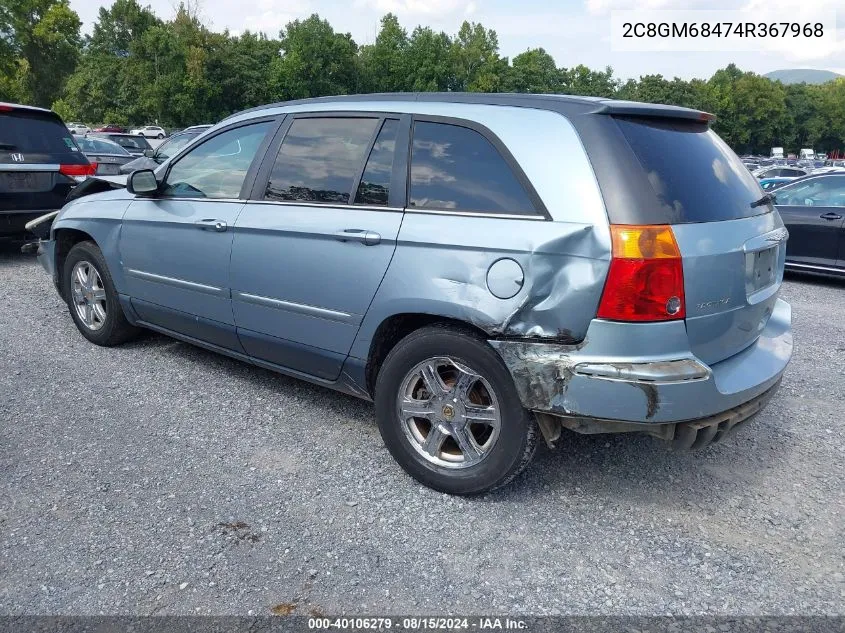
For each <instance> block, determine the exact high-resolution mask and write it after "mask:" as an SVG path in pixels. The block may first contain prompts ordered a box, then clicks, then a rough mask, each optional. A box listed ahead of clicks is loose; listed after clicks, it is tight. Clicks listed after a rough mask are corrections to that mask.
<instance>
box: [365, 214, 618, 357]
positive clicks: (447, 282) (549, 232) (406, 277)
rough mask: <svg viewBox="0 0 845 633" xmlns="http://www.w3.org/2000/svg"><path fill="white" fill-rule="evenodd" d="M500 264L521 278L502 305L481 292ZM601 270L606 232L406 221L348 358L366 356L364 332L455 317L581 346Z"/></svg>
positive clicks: (492, 329) (499, 333)
mask: <svg viewBox="0 0 845 633" xmlns="http://www.w3.org/2000/svg"><path fill="white" fill-rule="evenodd" d="M503 257H508V258H511V259H513V260H515V261H516V262H518V263H519V265H520V266H521V267H522V270H523V272H524V279H525V281H524V283H523V286H522V288H521V289H520V291H519V292H517V294H516V295H515V296H514V297H512V298H510V299H499V298H497V297H495V296H494V295H493V294H492V293H491V292H490V290H489V289H488V287H487V271H488V270H489V268H490V266H491V265H492V264H493V263H494V262H496V261H498V260H499V259H502V258H503ZM608 266H609V238H608V236H607V228H606V226H605V227H601V226H599V227H596V226H594V225H589V224H576V223H567V222H552V221H543V220H514V219H505V218H501V219H499V218H489V217H484V218H479V217H466V216H457V215H455V216H451V215H433V214H425V213H406V215H405V219H404V221H403V223H402V228H401V231H400V233H399V239H398V246H397V249H396V253H395V255H394V258H393V261H392V263H391V265H390V268H389V269H388V272H387V275H386V276H385V279H384V281H383V282H382V285H381V287H380V288H379V291H378V294H377V296H376V299H375V300H374V301H373V304H372V306H371V308H370V310H369V312H368V313H367V316H366V318H365V320H364V322H363V323H362V328H361V334H362V336H359V337H358V340H357V341H356V343H355V347H354V348H353V350H352V355H353V356H357V357H359V358H362V357H363V358H366V355H367V350H368V349H369V344H370V338H371V336H372V332H373V331H375V329H376V328H377V327H378V325H379V324H380V323H381V322H382V321H383V320H384V319H385V318H387V317H389V316H392V315H394V314H401V313H424V314H433V315H438V316H443V317H449V318H452V319H457V320H460V321H464V322H467V323H470V324H472V325H474V326H476V327H478V328H480V329H482V330H484V331H485V332H486V333H487V334H489V335H490V336H491V337H521V338H531V339H537V338H542V339H549V340H562V341H578V340H581V339H583V338H584V336H585V335H586V332H587V328H588V326H589V324H590V321H591V319H593V317H595V314H596V310H597V307H598V303H599V299H600V297H601V292H602V289H603V287H604V281H605V277H606V276H607V269H608ZM365 334H369V335H365Z"/></svg>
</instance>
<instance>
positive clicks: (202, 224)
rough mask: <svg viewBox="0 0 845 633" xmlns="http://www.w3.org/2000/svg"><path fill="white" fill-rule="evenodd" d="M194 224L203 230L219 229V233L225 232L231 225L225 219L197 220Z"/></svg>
mask: <svg viewBox="0 0 845 633" xmlns="http://www.w3.org/2000/svg"><path fill="white" fill-rule="evenodd" d="M194 226H195V227H197V228H198V229H202V230H203V231H217V232H218V233H223V232H224V231H225V230H226V229H227V228H229V225H228V224H226V223H225V222H224V221H223V220H197V221H196V222H194Z"/></svg>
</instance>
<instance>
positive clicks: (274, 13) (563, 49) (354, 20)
mask: <svg viewBox="0 0 845 633" xmlns="http://www.w3.org/2000/svg"><path fill="white" fill-rule="evenodd" d="M111 2H112V0H70V4H71V7H73V9H74V10H75V11H77V12H78V13H79V15H80V17H81V18H82V21H83V25H84V26H83V29H84V31H85V32H90V31H91V28H92V25H93V23H94V21H95V20H96V17H97V12H98V9H99V8H100V7H101V6H109V5H110V4H111ZM807 2H810V3H812V5H813V6H816V7H826V8H830V9H834V8H837V7H838V6H841V0H246V1H245V2H244V1H242V0H201V6H202V15H203V18H204V22H205V23H206V25H208V26H210V27H211V28H213V29H214V30H218V31H222V30H223V29H226V28H228V29H229V30H230V31H233V32H241V31H244V30H247V29H249V30H252V31H264V32H266V33H268V34H270V35H272V36H278V32H279V30H280V29H282V28H283V27H284V25H285V24H286V23H287V22H288V21H290V20H293V19H295V18H304V17H308V16H309V15H310V14H312V13H319V14H320V16H321V17H323V18H325V19H327V20H328V21H329V22H330V23H331V24H332V26H333V27H334V28H335V30H337V31H341V32H350V33H352V37H353V38H354V39H355V41H356V42H358V43H359V44H367V43H372V41H373V40H374V39H375V33H376V29H377V27H378V21H379V18H380V17H381V16H382V15H384V14H385V13H387V12H388V11H392V12H393V13H395V14H397V15H398V16H399V19H400V21H401V22H402V24H403V25H404V26H405V27H406V28H407V29H408V30H409V31H410V30H411V29H412V28H413V27H414V26H416V25H418V24H422V25H427V26H431V27H432V28H435V29H437V30H444V31H446V32H447V33H449V34H453V33H455V32H456V31H457V29H458V27H459V26H460V24H461V22H462V21H463V20H471V21H477V22H481V23H482V24H484V26H486V27H487V28H492V29H495V30H496V32H497V33H498V36H499V47H500V52H501V54H502V55H505V56H508V57H513V56H514V55H517V54H519V53H521V52H522V51H524V50H526V49H527V48H532V47H540V46H541V47H543V48H545V49H546V51H548V52H549V53H550V54H551V55H552V56H553V57H554V58H555V61H556V62H557V65H558V66H566V67H570V66H575V65H577V64H585V65H586V66H589V67H591V68H603V67H604V66H607V65H610V66H613V68H614V70H615V72H616V75H617V76H620V77H622V78H624V79H627V78H630V77H638V76H640V75H642V74H651V73H661V74H663V75H664V76H667V77H674V76H678V77H683V78H685V79H689V78H692V77H701V78H707V77H709V76H710V75H711V74H712V73H713V71H715V70H716V69H718V68H723V67H724V66H726V65H727V64H729V63H730V62H736V63H737V64H738V65H739V66H740V67H741V68H743V69H745V70H753V71H755V72H758V73H761V74H762V73H765V72H768V71H770V70H777V69H780V68H821V69H827V70H833V71H835V72H839V73H842V74H845V8H842V9H841V10H840V11H839V14H840V15H838V16H837V17H838V21H839V24H838V26H839V27H840V28H839V31H838V42H839V46H837V47H833V48H832V49H831V48H830V47H824V48H822V47H801V48H800V49H799V50H795V48H797V47H789V46H788V45H786V44H784V46H783V48H782V50H781V49H779V48H778V49H777V50H772V51H769V52H754V53H752V52H741V53H737V52H733V53H727V52H725V53H721V52H720V53H671V54H667V53H630V52H626V53H619V52H616V53H614V52H612V51H611V47H610V11H611V10H613V9H645V8H649V9H664V8H665V9H693V8H700V9H703V8H708V9H711V8H713V9H715V8H719V9H741V8H750V9H752V13H751V14H752V15H754V14H755V12H756V8H757V7H761V8H762V7H765V8H766V9H767V10H770V9H772V8H773V7H775V8H777V7H779V6H780V7H783V9H784V11H785V13H784V15H794V12H795V11H796V8H798V7H800V6H801V5H802V3H807ZM141 4H149V5H150V6H152V8H153V10H154V11H155V12H156V13H157V14H158V16H159V17H162V18H165V19H167V18H170V17H172V16H173V14H174V7H175V6H176V0H141Z"/></svg>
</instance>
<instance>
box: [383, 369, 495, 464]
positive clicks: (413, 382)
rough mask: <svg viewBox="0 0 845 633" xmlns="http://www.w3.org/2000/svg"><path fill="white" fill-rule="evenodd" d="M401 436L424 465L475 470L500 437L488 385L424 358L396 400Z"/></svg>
mask: <svg viewBox="0 0 845 633" xmlns="http://www.w3.org/2000/svg"><path fill="white" fill-rule="evenodd" d="M396 404H397V407H396V410H397V414H398V416H399V423H400V424H401V425H402V430H403V431H404V433H405V437H406V438H407V439H408V440H409V441H410V443H411V446H413V447H414V449H415V450H416V451H417V453H419V454H420V455H421V456H422V457H423V458H424V459H425V460H426V461H428V462H430V463H432V464H436V465H438V466H443V467H445V468H468V467H470V466H475V465H476V464H478V463H479V462H480V461H481V460H483V459H484V458H485V457H487V455H489V454H490V451H491V449H492V448H493V446H494V445H495V444H496V440H498V439H499V429H500V428H501V418H500V413H499V404H498V402H497V400H496V395H495V393H494V392H493V388H492V387H491V386H490V383H488V382H487V380H485V379H484V378H482V377H481V376H480V375H478V374H477V373H475V372H474V371H473V370H472V369H470V368H469V367H466V366H464V365H462V364H460V363H458V362H456V361H454V360H452V359H451V358H446V357H438V358H429V359H428V360H426V361H423V362H422V363H420V364H418V365H417V366H416V367H414V368H413V369H412V370H411V371H410V372H408V374H407V375H406V376H405V379H404V380H403V381H402V385H401V387H400V390H399V394H398V397H397V403H396Z"/></svg>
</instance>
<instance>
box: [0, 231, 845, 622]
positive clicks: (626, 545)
mask: <svg viewBox="0 0 845 633" xmlns="http://www.w3.org/2000/svg"><path fill="white" fill-rule="evenodd" d="M0 288H2V289H3V292H2V299H0V613H6V614H9V613H12V614H98V613H106V614H188V613H203V614H206V613H211V614H242V615H246V614H250V613H251V614H254V615H263V614H269V613H271V610H272V609H273V608H274V607H276V608H277V609H278V610H280V611H284V610H287V609H289V608H295V613H300V614H308V613H313V612H323V613H339V612H347V613H356V612H368V613H395V614H401V613H432V614H445V613H447V612H452V613H468V614H472V613H489V612H495V613H501V614H594V613H601V614H662V613H675V614H681V613H683V614H809V613H814V614H822V613H823V614H845V578H843V571H845V521H843V501H845V493H843V490H845V486H843V480H845V419H844V418H845V416H843V409H845V407H843V393H845V354H843V352H845V321H843V314H844V313H845V311H843V307H845V283H843V282H836V281H818V280H809V279H806V278H790V279H789V280H788V281H787V282H786V284H785V286H784V289H783V292H782V296H784V297H785V298H786V299H787V300H788V301H790V302H791V303H792V306H793V310H794V326H795V341H796V353H795V357H794V360H793V363H792V365H791V366H790V369H789V371H788V373H787V375H786V378H785V380H784V383H783V387H782V388H781V391H780V393H779V394H778V396H777V397H776V398H775V400H774V401H773V402H772V404H770V405H769V407H768V409H766V411H765V412H764V413H763V414H761V415H760V416H758V417H757V419H756V420H754V421H753V422H751V423H750V424H748V425H746V426H745V427H743V428H742V429H741V430H740V431H739V432H737V433H736V434H735V435H734V436H732V437H731V438H729V439H728V440H727V441H726V442H725V443H724V444H723V445H720V446H717V447H715V448H713V449H710V450H708V451H705V452H703V453H694V454H676V453H670V452H668V451H666V450H665V449H664V448H663V445H662V444H660V443H659V442H658V441H656V440H651V439H649V438H637V437H624V436H594V437H583V436H577V435H573V434H567V435H565V436H564V438H563V440H562V441H561V443H560V445H559V447H558V448H557V450H555V451H549V450H547V449H545V448H544V447H543V448H541V450H540V451H539V452H538V456H537V459H536V460H535V462H534V464H533V466H532V467H531V468H529V470H528V471H527V472H526V473H525V475H524V476H523V477H521V478H520V479H519V480H518V481H516V482H515V484H514V485H511V486H510V487H509V488H507V489H505V490H502V491H499V492H497V493H495V494H490V495H487V496H485V497H482V498H478V499H472V500H467V499H460V498H449V497H447V496H445V495H441V494H438V493H434V492H432V491H429V490H427V489H424V488H422V487H420V486H419V485H417V484H416V483H415V482H414V481H413V480H411V479H410V478H409V477H407V476H405V475H404V474H403V472H402V471H401V470H400V469H399V467H398V466H396V465H395V464H394V463H393V461H392V460H391V458H390V456H389V455H388V453H387V451H386V450H385V449H384V447H383V446H382V443H381V439H380V437H379V434H378V430H377V428H376V425H375V422H374V420H373V411H372V408H371V406H370V405H368V404H366V403H364V402H360V401H357V400H355V399H353V398H350V397H346V396H342V395H338V394H335V393H334V392H331V391H328V390H325V389H322V388H318V387H313V386H310V385H308V384H306V383H303V382H299V381H296V380H292V379H288V378H285V377H281V376H278V375H276V374H273V373H271V372H268V371H264V370H261V369H257V368H254V367H250V366H248V365H245V364H242V363H239V362H236V361H233V360H229V359H227V358H224V357H221V356H217V355H214V354H212V353H209V352H205V351H203V350H200V349H197V348H194V347H191V346H189V345H185V344H182V343H178V342H175V341H173V340H171V339H168V338H165V337H162V336H157V335H150V336H148V337H147V338H144V339H143V340H141V341H139V342H137V343H133V344H130V345H127V346H124V347H121V348H117V349H102V348H98V347H95V346H93V345H91V344H89V343H88V342H86V341H85V340H84V339H83V338H82V336H80V335H79V334H78V333H77V331H76V329H75V328H74V326H73V323H72V321H71V319H70V317H69V315H68V314H67V309H66V307H65V306H64V305H63V304H62V303H61V301H60V300H59V298H58V296H57V295H56V293H55V292H54V290H53V288H52V285H51V283H50V281H49V279H48V278H47V276H46V274H44V272H43V271H42V270H41V268H40V266H38V264H37V262H36V261H35V259H34V258H33V257H31V256H24V255H21V254H19V253H17V252H16V250H15V249H11V248H5V249H2V250H0Z"/></svg>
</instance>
